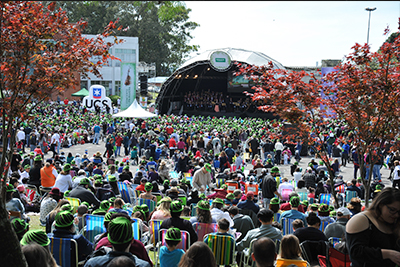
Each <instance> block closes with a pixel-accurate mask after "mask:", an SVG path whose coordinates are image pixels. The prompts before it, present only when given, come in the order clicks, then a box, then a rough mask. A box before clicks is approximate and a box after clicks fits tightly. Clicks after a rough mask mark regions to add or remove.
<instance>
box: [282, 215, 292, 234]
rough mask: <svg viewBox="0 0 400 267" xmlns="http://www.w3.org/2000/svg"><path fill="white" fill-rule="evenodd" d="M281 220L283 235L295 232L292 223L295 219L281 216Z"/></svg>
mask: <svg viewBox="0 0 400 267" xmlns="http://www.w3.org/2000/svg"><path fill="white" fill-rule="evenodd" d="M280 220H281V225H282V235H288V234H293V232H294V230H293V226H292V223H293V222H294V219H289V218H281V219H280Z"/></svg>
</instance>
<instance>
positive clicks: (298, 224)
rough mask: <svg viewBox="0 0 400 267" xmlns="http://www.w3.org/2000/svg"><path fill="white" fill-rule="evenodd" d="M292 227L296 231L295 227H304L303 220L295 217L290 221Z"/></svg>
mask: <svg viewBox="0 0 400 267" xmlns="http://www.w3.org/2000/svg"><path fill="white" fill-rule="evenodd" d="M292 227H293V229H294V230H295V231H296V230H297V229H299V228H303V227H304V222H303V221H302V220H300V219H296V220H294V221H293V222H292Z"/></svg>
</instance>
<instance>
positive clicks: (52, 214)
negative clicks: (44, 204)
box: [49, 199, 70, 218]
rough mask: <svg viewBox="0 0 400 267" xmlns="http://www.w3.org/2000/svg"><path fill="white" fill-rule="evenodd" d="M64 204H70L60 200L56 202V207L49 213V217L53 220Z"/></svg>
mask: <svg viewBox="0 0 400 267" xmlns="http://www.w3.org/2000/svg"><path fill="white" fill-rule="evenodd" d="M65 204H70V203H69V201H68V200H66V199H60V201H58V203H57V206H56V207H55V208H54V209H53V210H52V211H50V213H49V217H50V218H52V217H53V218H54V217H55V216H56V215H57V213H58V212H59V211H60V210H61V207H62V206H64V205H65Z"/></svg>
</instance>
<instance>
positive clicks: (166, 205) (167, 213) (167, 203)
mask: <svg viewBox="0 0 400 267" xmlns="http://www.w3.org/2000/svg"><path fill="white" fill-rule="evenodd" d="M164 198H165V199H166V200H167V201H163V202H161V203H160V205H159V206H158V207H157V210H161V211H162V212H163V213H164V217H169V216H171V213H170V207H171V201H172V199H171V198H170V197H164Z"/></svg>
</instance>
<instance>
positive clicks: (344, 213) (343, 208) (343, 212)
mask: <svg viewBox="0 0 400 267" xmlns="http://www.w3.org/2000/svg"><path fill="white" fill-rule="evenodd" d="M339 212H340V213H341V214H343V216H346V215H351V212H350V210H349V209H348V208H345V207H340V208H339V209H338V210H337V211H336V214H338V213H339Z"/></svg>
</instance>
